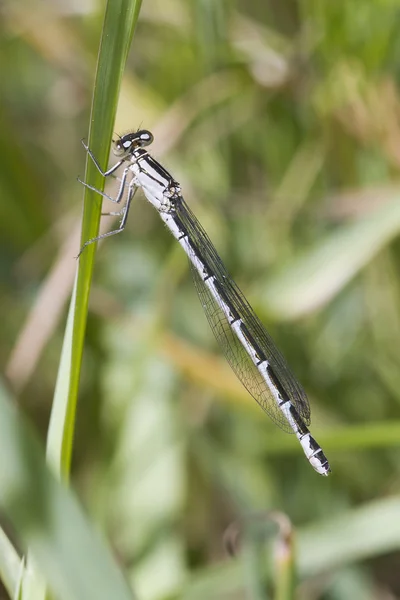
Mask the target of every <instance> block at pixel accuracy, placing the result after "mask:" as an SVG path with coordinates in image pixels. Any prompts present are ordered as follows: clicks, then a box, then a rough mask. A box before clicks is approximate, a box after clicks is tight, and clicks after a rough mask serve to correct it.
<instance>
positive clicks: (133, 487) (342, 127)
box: [0, 0, 400, 600]
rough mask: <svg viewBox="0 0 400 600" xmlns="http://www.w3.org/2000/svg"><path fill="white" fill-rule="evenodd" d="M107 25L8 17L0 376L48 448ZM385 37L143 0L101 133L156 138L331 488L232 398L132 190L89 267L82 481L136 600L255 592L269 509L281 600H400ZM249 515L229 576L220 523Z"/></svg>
mask: <svg viewBox="0 0 400 600" xmlns="http://www.w3.org/2000/svg"><path fill="white" fill-rule="evenodd" d="M103 9H104V6H103V4H102V3H100V2H93V1H92V2H79V3H78V2H74V1H73V0H70V1H69V2H68V1H67V0H65V1H63V0H58V1H57V2H39V1H38V0H35V1H34V2H27V1H25V2H19V3H15V2H12V1H11V0H5V1H4V2H3V3H2V7H1V20H0V30H1V37H0V44H1V46H0V61H1V63H0V64H1V73H2V76H1V83H0V97H1V114H0V231H1V236H0V244H1V253H0V277H1V281H0V302H1V314H2V327H1V331H2V335H1V338H0V356H1V364H2V370H3V371H4V373H5V375H6V378H7V380H8V382H9V384H10V386H11V388H12V389H13V390H14V392H15V394H16V395H17V397H18V399H19V403H20V405H21V406H22V407H23V409H24V411H25V412H26V413H27V414H28V415H29V416H30V418H31V419H32V420H33V421H34V423H35V425H36V427H37V428H38V429H39V430H40V431H41V434H42V437H43V439H44V438H45V435H46V430H47V424H48V418H49V412H50V408H51V402H52V397H53V391H54V385H55V377H56V373H57V367H58V361H59V356H60V351H61V343H62V338H63V334H64V327H65V317H66V306H67V301H68V298H69V295H70V293H71V287H72V281H73V276H74V273H75V269H76V261H75V259H74V257H75V256H76V254H77V251H78V249H79V226H80V218H81V212H82V188H81V187H80V186H79V184H78V183H77V182H76V177H77V175H79V174H81V175H82V174H83V172H84V163H85V153H84V150H83V148H82V146H81V144H80V139H81V138H82V137H85V136H86V137H87V132H88V122H89V108H90V101H91V95H92V87H93V81H94V75H95V65H96V55H97V51H98V44H99V36H100V31H101V24H102V19H103ZM399 19H400V10H399V8H398V4H397V3H396V2H393V1H392V2H391V1H390V0H386V1H385V0H371V1H370V2H355V0H346V1H345V0H336V1H335V2H327V1H323V0H304V1H298V2H296V1H295V0H293V1H284V2H282V1H280V0H269V1H267V2H263V1H261V0H247V1H246V2H245V1H243V0H242V1H239V0H238V1H237V2H233V1H228V0H225V1H215V0H214V1H213V0H190V1H188V0H186V1H185V0H164V1H162V0H152V1H146V0H144V2H143V6H142V10H141V13H140V18H139V24H138V27H137V30H136V33H135V37H134V40H133V45H132V51H131V54H130V58H129V60H128V68H127V71H126V74H125V79H124V84H123V88H122V91H121V97H120V104H119V110H118V115H117V121H116V124H115V131H116V132H118V133H123V132H125V131H128V130H130V129H136V128H138V127H143V128H148V129H150V130H151V131H152V132H153V133H154V136H155V142H154V144H153V147H152V148H151V151H152V153H153V154H154V156H155V157H156V158H158V159H160V160H161V162H162V163H163V164H164V165H165V166H166V168H167V169H168V170H170V171H171V173H172V174H173V175H174V177H175V178H176V179H177V180H178V181H179V182H180V183H181V185H182V188H183V191H184V195H185V198H186V200H187V202H188V204H189V205H190V206H191V208H192V209H193V210H194V212H195V213H196V215H197V216H198V218H199V219H200V221H201V222H202V224H203V225H204V227H205V228H206V230H207V231H208V233H209V235H210V237H211V239H212V240H213V241H214V243H215V245H216V247H217V249H218V251H219V253H220V254H221V256H222V257H223V258H224V261H225V262H226V264H227V266H228V268H229V270H230V272H231V273H232V275H234V277H235V279H236V281H237V283H238V284H239V285H240V287H241V288H242V289H243V291H244V292H245V294H246V296H247V297H248V299H249V300H250V302H251V304H252V305H253V307H254V308H255V310H256V312H257V314H258V315H259V316H260V318H261V319H262V321H263V322H264V323H265V325H266V326H267V328H268V330H269V331H270V332H271V334H272V335H273V337H274V339H275V341H276V342H277V344H278V346H279V348H280V349H281V350H282V351H283V353H284V355H285V356H286V358H287V359H288V362H289V364H290V365H291V367H292V370H293V371H294V372H295V373H296V375H297V376H298V378H299V379H300V381H301V382H302V383H303V384H304V387H305V389H306V391H307V393H308V395H309V398H310V402H311V406H312V414H313V422H312V432H313V434H314V435H315V437H316V438H317V439H318V441H319V442H320V443H321V445H322V446H323V447H324V450H325V452H326V454H327V456H328V458H329V460H330V463H331V467H332V471H333V472H332V475H331V476H330V477H329V478H328V479H325V478H322V477H318V476H317V475H316V473H315V472H314V471H313V470H312V468H311V467H310V465H309V464H308V463H307V460H306V459H305V457H304V455H303V453H302V451H301V448H300V447H299V445H298V444H297V443H296V440H295V439H294V436H288V435H286V434H284V433H283V432H281V431H279V429H277V428H276V427H275V426H274V424H273V423H272V422H270V421H269V419H268V418H266V416H265V415H264V414H263V413H262V411H261V410H260V409H259V408H258V407H257V405H256V403H255V402H254V401H253V400H252V398H251V397H250V396H249V395H248V394H247V393H246V391H245V390H244V389H242V387H241V386H240V384H239V383H238V382H237V381H236V379H235V376H234V375H233V374H232V373H231V371H230V369H229V367H228V366H227V364H226V363H225V360H224V359H223V357H222V356H221V354H220V352H219V349H218V347H217V346H216V343H215V341H214V338H213V336H212V333H211V330H210V329H209V327H208V324H207V322H206V319H205V317H204V315H203V313H202V309H201V306H200V304H199V301H198V299H197V297H196V292H195V289H194V286H193V284H192V282H191V277H190V272H189V270H188V265H187V261H186V258H185V256H184V254H183V252H182V251H181V249H180V248H179V247H178V246H177V244H176V242H175V240H173V239H172V237H171V236H170V235H169V234H168V232H167V231H166V229H165V228H164V226H163V224H162V222H161V220H160V218H159V216H158V215H157V213H156V212H155V211H154V209H153V208H152V207H151V206H150V205H148V203H146V201H145V200H144V198H143V196H142V195H141V194H138V195H137V197H136V198H135V202H134V206H133V207H132V209H131V215H130V220H129V224H128V227H127V230H126V231H125V233H124V234H123V235H121V236H117V237H114V238H112V239H110V240H108V241H106V242H105V243H103V244H101V245H100V246H99V251H98V255H97V263H96V270H95V280H94V285H93V289H92V294H91V308H90V315H89V323H88V331H87V341H86V347H85V355H84V365H83V376H82V382H81V394H80V401H79V407H78V424H77V433H76V437H75V451H74V468H73V484H74V487H76V489H77V490H78V492H79V495H80V497H81V499H82V502H83V503H84V504H85V506H86V508H87V511H88V512H89V513H90V515H91V518H92V519H93V520H94V521H96V522H97V523H98V524H99V527H100V528H101V529H102V531H104V532H105V535H106V536H107V538H108V539H109V540H110V542H111V544H112V547H113V549H114V552H115V554H116V555H117V556H118V557H119V560H120V562H121V563H122V564H123V565H124V567H125V568H126V572H127V573H128V577H129V578H130V580H131V581H132V585H133V586H134V587H135V589H136V591H137V594H138V597H139V598H145V599H147V598H148V599H150V600H152V599H158V598H160V599H161V598H170V597H179V598H193V599H194V598H244V597H251V598H266V597H269V596H268V590H269V589H270V587H272V585H273V584H272V581H273V574H274V573H276V571H277V570H279V565H280V560H281V559H280V558H279V556H278V554H279V553H278V554H276V552H275V553H274V551H273V549H271V547H270V542H271V541H273V540H274V539H275V532H274V530H273V528H272V531H271V527H269V526H268V522H269V511H272V510H273V511H278V512H279V513H282V514H281V516H280V517H279V518H280V519H283V515H286V517H287V518H288V519H289V520H290V521H291V523H292V524H293V527H294V531H295V536H296V539H297V546H296V547H297V556H296V557H295V564H296V569H297V573H298V576H299V582H298V586H297V591H296V593H297V596H296V597H298V598H311V599H314V598H315V599H317V598H318V599H329V600H331V599H332V600H335V599H347V598H352V599H356V600H357V599H358V598H360V599H369V598H374V599H375V598H378V599H380V598H382V599H383V598H385V599H386V598H388V599H391V598H397V597H400V576H399V572H400V570H399V566H400V553H399V550H400V525H399V524H400V496H399V495H398V494H399V487H400V451H399V450H400V449H399V445H400V369H399V367H400V355H399V349H400V288H399V283H398V282H399V277H398V270H399V266H400V245H399V242H398V240H397V234H398V233H399V232H400V204H399V189H398V186H397V181H398V169H399V166H400V102H399V92H398V83H397V80H398V78H399V64H400V42H399V36H398V23H399ZM108 191H109V193H111V194H112V193H113V185H112V184H110V187H109V189H108ZM108 209H109V208H108V206H106V205H105V210H108ZM104 226H105V227H106V228H108V229H111V228H113V227H114V226H115V222H113V220H112V219H105V220H104ZM254 513H257V515H258V518H259V517H260V515H261V517H263V518H261V521H260V522H259V526H257V527H255V529H256V533H257V535H253V534H252V533H250V534H249V536H248V538H249V540H250V541H248V542H245V541H243V544H239V547H238V548H237V552H236V557H235V558H231V557H229V555H228V553H227V550H226V548H225V545H226V544H224V539H225V538H224V534H226V531H227V528H228V531H229V526H230V525H231V524H232V523H237V522H238V520H239V519H242V520H243V522H244V523H252V527H250V529H253V528H254V518H253V517H252V516H251V515H254ZM276 519H277V517H276V515H275V517H274V519H272V521H273V522H275V521H276ZM278 521H279V519H278ZM241 522H242V521H241ZM279 522H280V521H279ZM238 527H239V525H238ZM244 527H245V526H244ZM239 529H242V527H239ZM248 548H250V550H248ZM255 548H256V549H257V551H256V552H255V551H254V549H255ZM275 550H276V549H275ZM255 557H256V558H255ZM259 563H260V564H259ZM260 573H262V574H263V577H266V580H265V581H264V580H263V577H261V576H260ZM271 573H272V575H271ZM260 577H261V579H262V580H263V582H264V585H262V582H261V583H260Z"/></svg>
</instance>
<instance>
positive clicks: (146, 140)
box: [138, 129, 154, 147]
mask: <svg viewBox="0 0 400 600" xmlns="http://www.w3.org/2000/svg"><path fill="white" fill-rule="evenodd" d="M138 138H139V140H138V143H139V145H140V146H142V147H143V146H148V145H149V144H151V143H152V141H153V140H154V137H153V134H152V133H151V132H150V131H147V129H143V131H139V133H138Z"/></svg>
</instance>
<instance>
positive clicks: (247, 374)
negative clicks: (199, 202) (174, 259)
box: [176, 199, 310, 433]
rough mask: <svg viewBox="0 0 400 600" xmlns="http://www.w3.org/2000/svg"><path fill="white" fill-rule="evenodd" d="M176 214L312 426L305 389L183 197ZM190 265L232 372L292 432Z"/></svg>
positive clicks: (282, 427) (282, 383)
mask: <svg viewBox="0 0 400 600" xmlns="http://www.w3.org/2000/svg"><path fill="white" fill-rule="evenodd" d="M176 216H177V217H178V220H179V221H180V223H181V225H182V228H183V229H184V230H185V231H187V233H188V235H189V239H190V241H191V248H192V252H193V253H194V254H196V255H197V256H199V257H201V260H202V262H203V263H204V265H205V267H206V269H207V271H208V273H210V274H212V275H214V276H215V279H216V281H217V282H218V286H219V288H220V289H221V291H222V292H223V294H224V298H225V299H226V300H227V301H228V303H229V305H230V306H232V307H233V308H234V311H235V312H236V313H237V314H238V315H239V317H240V318H241V319H242V321H243V323H244V324H245V325H246V327H247V329H248V331H249V333H250V334H251V336H252V338H253V339H254V340H255V341H256V343H257V345H258V347H259V348H261V349H262V351H263V353H264V355H265V357H266V358H267V360H268V362H269V363H270V365H271V367H272V368H273V371H274V373H275V374H276V376H277V377H278V379H279V382H280V384H281V386H282V388H283V389H284V391H285V392H286V394H287V396H288V398H289V399H290V401H291V402H292V403H293V405H294V407H295V408H296V410H297V411H298V413H299V414H300V416H301V417H302V418H303V420H304V422H305V423H306V424H307V425H309V424H310V406H309V403H308V399H307V396H306V394H305V392H304V390H303V388H302V387H301V386H300V384H299V383H298V381H297V380H296V378H295V377H294V375H293V374H292V373H291V371H290V369H289V367H288V365H287V363H286V361H285V359H284V358H283V356H282V354H281V353H280V352H279V350H278V349H277V347H276V346H275V344H274V342H273V340H272V338H271V337H270V335H269V334H268V332H267V331H266V329H265V328H264V326H263V325H262V323H261V321H260V320H259V319H258V317H257V316H256V314H255V313H254V311H253V309H252V308H251V306H250V305H249V303H248V302H247V300H246V299H245V297H244V296H243V294H242V293H241V291H240V290H239V288H238V287H237V285H236V284H235V282H234V281H233V280H232V279H231V278H230V276H229V274H228V272H227V270H226V268H225V266H224V264H223V263H222V261H221V259H220V257H219V256H218V254H217V251H216V249H215V248H214V246H213V245H212V243H211V240H210V239H209V237H208V236H207V234H206V232H205V231H204V229H203V228H202V226H201V225H200V223H199V222H198V220H197V219H196V217H195V216H194V214H193V213H192V212H191V210H190V209H189V207H188V206H187V205H186V203H185V202H184V200H183V199H181V200H180V201H179V202H178V203H177V205H176ZM189 262H190V261H189ZM190 267H191V271H192V275H193V279H194V283H195V286H196V290H197V293H198V295H199V298H200V302H201V304H202V306H203V309H204V312H205V314H206V316H207V319H208V322H209V324H210V326H211V329H212V331H213V333H214V335H215V338H216V339H217V341H218V343H219V344H220V346H221V348H222V351H223V353H224V354H225V356H226V359H227V360H228V362H229V364H230V366H231V367H232V369H233V371H234V372H235V373H236V375H237V377H238V378H239V379H240V381H241V382H242V384H243V385H244V386H245V388H246V389H247V390H248V391H249V393H250V394H251V395H252V396H253V398H254V399H255V400H256V401H257V402H258V404H259V405H260V406H261V408H262V409H263V410H264V411H265V412H266V413H267V414H268V415H269V417H270V418H271V419H272V420H273V421H274V422H275V423H276V424H277V425H278V426H279V427H281V429H283V430H284V431H287V432H288V433H293V431H292V428H291V427H290V425H289V423H288V422H287V420H286V419H285V417H284V416H283V414H282V412H281V410H280V409H279V407H278V406H277V404H276V401H275V399H274V397H273V395H272V393H271V391H270V389H269V387H268V385H267V383H266V382H265V381H264V379H263V378H262V376H261V374H260V372H259V371H258V369H257V367H256V366H255V365H254V363H253V361H252V360H251V358H250V356H249V355H248V354H247V352H246V350H245V348H244V347H243V346H242V344H241V342H240V341H239V339H238V338H237V336H236V334H235V332H234V330H233V329H232V328H231V326H230V324H229V321H228V319H227V318H226V316H225V313H224V312H223V310H222V309H221V307H220V305H219V304H218V302H217V301H216V300H215V298H214V297H213V295H212V293H211V292H210V290H209V289H208V287H207V286H206V284H205V283H204V281H203V279H202V278H201V276H200V275H199V273H198V272H197V270H196V268H195V267H194V266H193V265H192V263H191V262H190Z"/></svg>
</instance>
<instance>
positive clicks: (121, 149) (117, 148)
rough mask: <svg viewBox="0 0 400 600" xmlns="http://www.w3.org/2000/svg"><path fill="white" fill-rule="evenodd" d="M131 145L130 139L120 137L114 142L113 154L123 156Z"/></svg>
mask: <svg viewBox="0 0 400 600" xmlns="http://www.w3.org/2000/svg"><path fill="white" fill-rule="evenodd" d="M131 146H132V142H131V140H127V139H124V138H120V139H119V140H116V141H115V142H114V148H113V152H114V154H115V156H123V155H124V154H127V153H128V152H129V150H130V147H131Z"/></svg>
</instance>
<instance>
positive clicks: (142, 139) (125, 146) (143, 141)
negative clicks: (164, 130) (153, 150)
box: [113, 129, 154, 156]
mask: <svg viewBox="0 0 400 600" xmlns="http://www.w3.org/2000/svg"><path fill="white" fill-rule="evenodd" d="M153 140H154V137H153V134H152V133H151V132H150V131H147V129H141V130H140V131H134V132H131V133H126V134H125V135H123V136H121V137H120V138H118V139H117V140H114V148H113V152H114V154H115V155H116V156H124V155H128V154H130V153H131V152H133V150H135V148H142V147H143V146H148V145H149V144H151V142H152V141H153Z"/></svg>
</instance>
